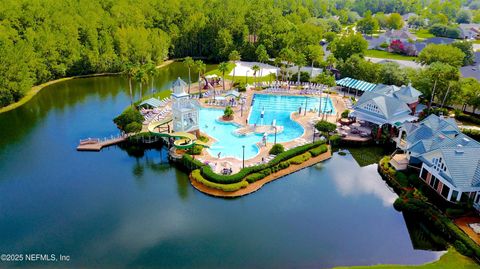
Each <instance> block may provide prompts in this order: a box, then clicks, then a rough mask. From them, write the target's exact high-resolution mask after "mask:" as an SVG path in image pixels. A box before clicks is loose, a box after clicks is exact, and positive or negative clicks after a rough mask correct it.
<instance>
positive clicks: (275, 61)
mask: <svg viewBox="0 0 480 269" xmlns="http://www.w3.org/2000/svg"><path fill="white" fill-rule="evenodd" d="M281 63H282V59H280V57H276V58H275V60H274V61H273V64H274V65H275V67H276V68H277V74H275V75H276V80H278V67H279V66H280V64H281Z"/></svg>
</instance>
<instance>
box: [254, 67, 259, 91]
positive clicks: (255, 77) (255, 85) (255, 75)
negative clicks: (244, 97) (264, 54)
mask: <svg viewBox="0 0 480 269" xmlns="http://www.w3.org/2000/svg"><path fill="white" fill-rule="evenodd" d="M252 70H253V86H254V87H255V88H257V83H256V80H257V72H258V71H259V70H260V66H258V65H254V66H252Z"/></svg>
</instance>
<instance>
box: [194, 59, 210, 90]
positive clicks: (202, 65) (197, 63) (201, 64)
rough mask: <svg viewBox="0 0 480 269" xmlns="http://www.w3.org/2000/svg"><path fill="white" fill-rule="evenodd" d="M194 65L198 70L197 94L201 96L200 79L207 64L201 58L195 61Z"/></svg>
mask: <svg viewBox="0 0 480 269" xmlns="http://www.w3.org/2000/svg"><path fill="white" fill-rule="evenodd" d="M195 67H196V68H197V70H198V95H199V97H200V98H202V87H201V86H200V81H201V80H202V75H203V73H204V72H205V70H207V65H206V64H205V63H204V62H203V61H202V60H196V61H195Z"/></svg>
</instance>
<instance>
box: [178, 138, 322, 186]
mask: <svg viewBox="0 0 480 269" xmlns="http://www.w3.org/2000/svg"><path fill="white" fill-rule="evenodd" d="M327 151H328V146H327V145H326V144H325V141H317V142H315V143H311V144H306V145H303V146H299V147H296V148H293V149H290V150H287V151H284V152H281V153H279V154H278V155H277V156H276V157H275V158H273V159H272V160H271V161H270V162H268V163H265V164H260V165H255V166H251V167H245V168H243V169H241V170H240V171H239V172H238V173H236V174H233V175H220V174H217V173H215V172H214V171H213V170H212V168H211V167H210V166H209V165H208V164H205V163H202V162H200V161H198V160H195V159H194V158H193V157H192V156H191V155H188V154H185V155H184V156H183V158H182V164H183V166H184V167H185V168H187V169H188V170H190V171H192V173H191V175H190V176H191V178H193V179H194V180H196V181H198V182H200V183H202V184H203V185H205V186H207V187H209V188H214V189H219V190H222V191H225V192H234V191H237V190H240V189H241V188H245V187H247V186H248V184H249V183H253V182H256V181H258V180H261V179H264V178H265V177H267V176H269V175H271V174H273V173H276V172H279V171H281V170H283V169H286V168H288V167H290V165H300V164H302V163H304V162H306V161H308V160H309V159H311V158H313V157H317V156H319V155H321V154H323V153H326V152H327Z"/></svg>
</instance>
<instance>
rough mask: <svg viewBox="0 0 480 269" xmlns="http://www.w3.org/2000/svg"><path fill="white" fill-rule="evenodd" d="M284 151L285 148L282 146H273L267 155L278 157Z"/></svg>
mask: <svg viewBox="0 0 480 269" xmlns="http://www.w3.org/2000/svg"><path fill="white" fill-rule="evenodd" d="M284 151H285V148H284V147H283V145H282V144H275V145H273V147H272V148H271V149H270V151H269V152H268V153H269V154H273V155H278V154H280V153H282V152H284Z"/></svg>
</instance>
